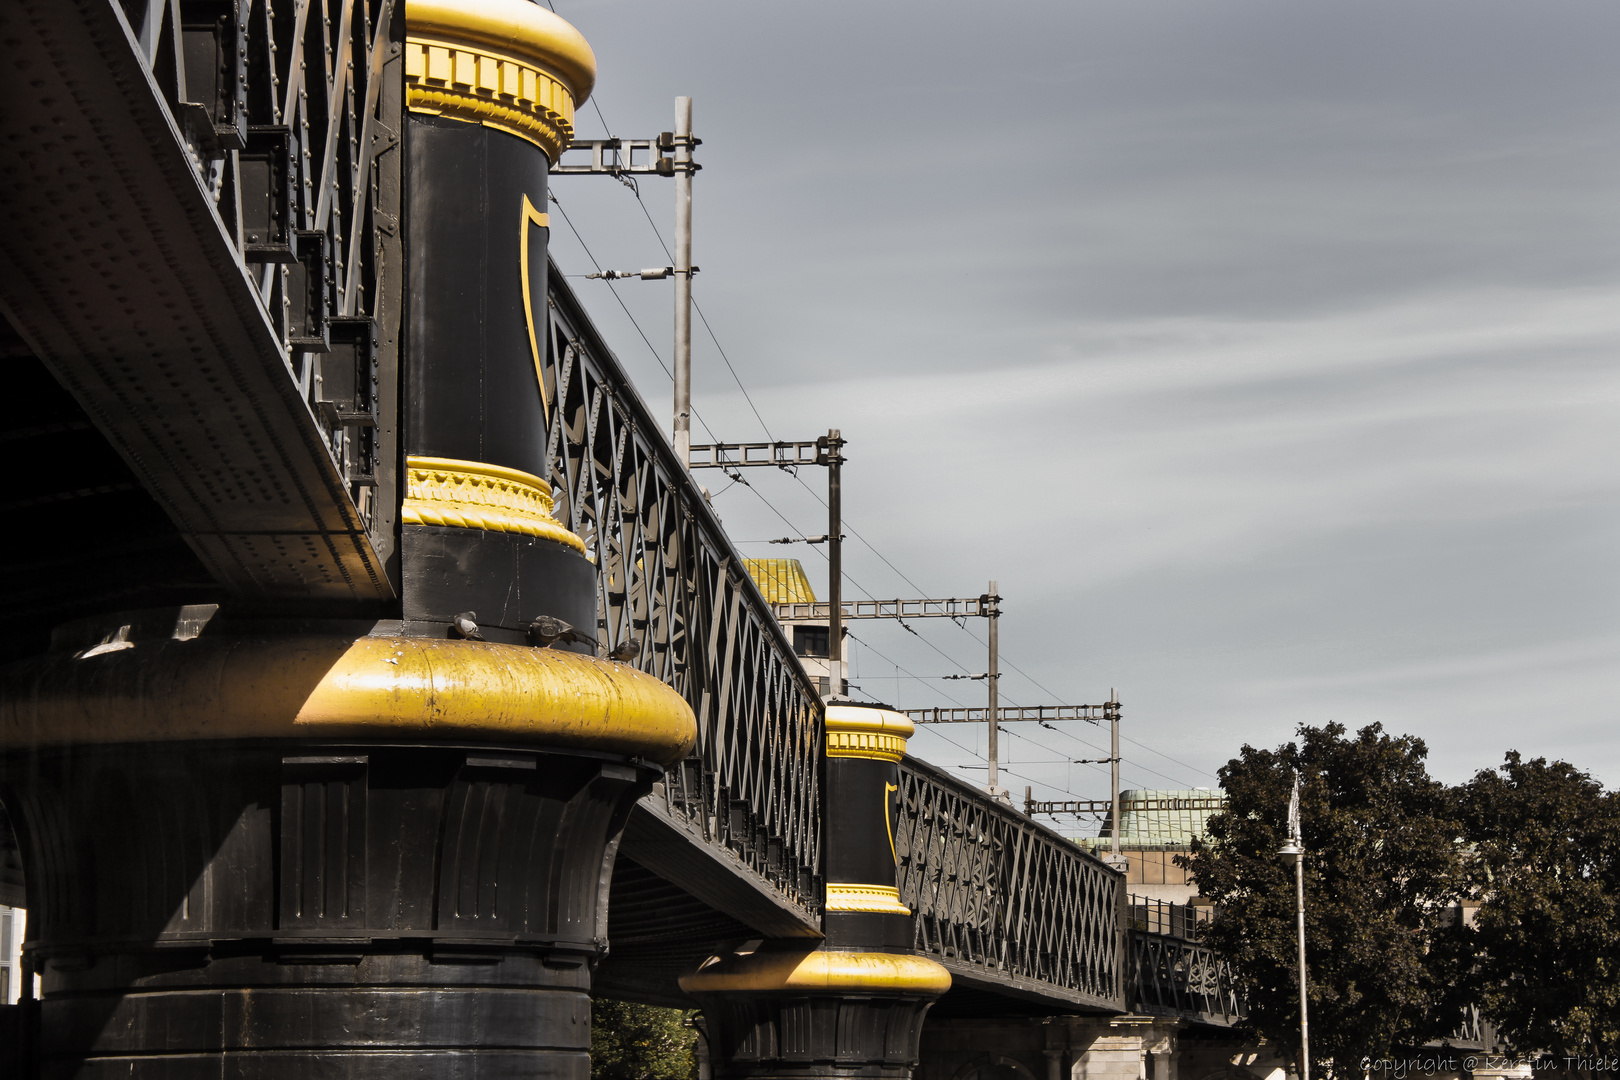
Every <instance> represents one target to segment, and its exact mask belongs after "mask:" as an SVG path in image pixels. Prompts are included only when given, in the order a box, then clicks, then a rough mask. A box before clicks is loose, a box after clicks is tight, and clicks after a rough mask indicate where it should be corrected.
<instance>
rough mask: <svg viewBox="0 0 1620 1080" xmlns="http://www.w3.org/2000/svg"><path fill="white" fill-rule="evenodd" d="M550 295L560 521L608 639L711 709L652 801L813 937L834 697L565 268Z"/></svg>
mask: <svg viewBox="0 0 1620 1080" xmlns="http://www.w3.org/2000/svg"><path fill="white" fill-rule="evenodd" d="M550 291H551V325H550V332H549V334H548V335H547V342H546V350H547V352H546V387H547V396H548V399H549V400H550V402H551V403H552V410H553V413H552V420H551V423H550V425H549V429H550V430H549V433H550V440H551V441H550V446H549V448H548V453H547V458H548V460H549V461H550V462H551V473H550V477H551V481H552V484H553V486H554V487H555V489H556V500H557V506H556V513H557V517H558V518H559V519H560V520H561V521H562V523H563V524H564V525H565V526H567V527H568V528H569V529H570V530H572V531H573V532H574V533H575V534H577V535H578V536H580V537H582V538H583V539H584V541H585V547H586V554H587V557H589V558H590V559H591V561H592V562H593V563H594V564H595V566H596V574H597V589H598V594H597V636H598V638H599V640H600V642H601V645H602V648H603V649H612V648H615V647H618V646H620V645H624V644H626V643H628V642H630V641H631V639H635V642H636V648H635V652H634V659H633V660H632V661H631V662H632V663H634V664H635V665H636V666H638V667H639V668H641V669H642V670H643V671H647V672H649V673H651V674H652V675H654V676H656V677H657V678H659V679H662V680H663V681H664V682H666V683H668V684H669V685H671V686H673V687H674V688H675V689H676V690H678V691H679V692H680V693H681V694H682V696H684V697H685V698H686V700H687V702H688V703H690V704H691V706H692V709H693V711H694V712H695V713H696V714H697V719H698V744H697V748H696V750H694V751H693V754H692V756H691V757H690V758H689V759H687V760H686V761H685V762H682V763H680V764H678V765H675V766H673V767H672V768H671V769H670V773H669V776H668V778H667V780H666V782H665V785H664V788H663V790H662V792H661V793H655V794H654V795H653V796H652V797H651V798H652V799H654V800H656V801H657V802H658V803H659V808H658V809H659V812H660V815H661V816H662V817H663V818H664V819H666V820H668V821H671V822H676V823H679V825H680V828H681V833H682V835H683V836H684V837H685V839H686V841H687V842H689V843H693V844H700V845H705V846H709V847H714V848H719V849H723V850H725V851H726V852H728V853H729V855H730V856H731V857H733V858H734V859H735V860H736V861H737V862H738V863H739V864H740V865H741V867H742V868H743V869H744V872H746V873H749V874H752V875H756V876H757V877H758V878H761V879H763V880H764V881H766V882H768V883H769V885H770V887H771V888H772V889H773V890H775V891H776V892H777V893H778V894H779V895H780V896H781V897H782V898H783V899H784V900H785V901H787V902H788V903H789V904H790V905H791V906H792V907H793V908H796V909H798V911H799V912H800V913H801V914H800V921H801V926H802V927H803V928H804V929H805V930H809V931H811V932H813V931H814V929H815V928H817V926H818V925H819V919H818V915H819V908H820V901H821V896H820V894H821V887H820V886H821V883H820V875H821V795H820V787H819V784H820V778H819V771H820V761H821V754H822V741H823V735H822V723H821V712H820V700H819V698H818V696H817V694H816V692H815V689H814V688H813V686H812V685H811V683H810V681H809V679H808V678H807V677H806V676H805V674H804V670H803V668H801V667H800V665H799V662H798V660H797V659H796V658H795V657H794V655H793V649H792V646H791V645H790V644H789V643H788V641H787V639H786V637H785V636H784V635H783V633H782V629H781V627H780V626H779V625H778V624H777V622H776V620H775V619H774V618H772V617H771V609H770V606H769V605H768V604H767V603H766V602H765V599H764V597H763V596H761V595H760V592H759V589H758V587H756V586H755V585H754V583H753V580H752V579H750V578H749V576H748V573H747V571H746V569H745V568H744V566H743V558H742V556H741V555H740V554H739V553H738V552H737V550H736V548H735V547H734V546H733V545H732V543H731V541H730V539H729V538H728V537H727V536H726V533H725V530H724V529H723V528H722V527H721V525H720V522H719V521H718V520H717V519H716V518H715V516H714V513H713V511H711V510H710V509H709V507H708V504H707V503H706V502H704V500H703V496H702V493H701V492H700V491H699V490H698V487H697V485H696V483H695V482H693V480H692V478H691V477H690V475H689V474H687V472H686V470H685V469H683V468H682V467H681V466H680V464H679V463H678V462H677V461H676V460H675V455H674V452H673V450H672V449H671V448H670V446H669V443H668V442H667V441H666V439H665V438H664V436H663V434H662V428H663V423H662V422H661V421H659V420H657V419H654V414H653V413H652V412H651V411H650V410H649V409H648V408H647V406H646V405H645V403H643V402H642V400H641V398H640V397H639V396H638V395H637V394H636V392H635V389H634V387H633V386H632V384H631V382H630V380H629V378H628V377H627V376H626V375H625V373H624V370H623V368H621V367H620V366H619V363H618V361H617V360H616V359H615V358H614V356H613V354H612V353H611V352H610V351H609V350H608V348H607V347H606V345H604V344H603V342H602V340H601V338H600V337H599V336H598V335H597V332H596V330H595V328H594V327H593V326H592V325H591V324H590V322H589V320H588V319H587V318H586V317H585V314H584V311H583V310H582V309H581V308H580V306H579V303H578V301H577V300H576V299H575V298H574V296H573V293H572V292H571V291H570V290H569V288H568V285H567V282H566V281H565V280H564V279H563V277H562V275H561V274H560V273H557V272H556V271H555V269H553V271H552V274H551V285H550ZM675 883H676V884H678V885H681V886H682V887H683V888H686V889H687V890H688V891H691V892H696V891H698V890H699V889H700V888H701V883H700V882H696V881H687V880H679V881H676V882H675ZM739 917H744V916H741V915H739Z"/></svg>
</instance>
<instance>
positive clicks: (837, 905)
mask: <svg viewBox="0 0 1620 1080" xmlns="http://www.w3.org/2000/svg"><path fill="white" fill-rule="evenodd" d="M827 910H828V911H861V912H866V913H868V914H873V915H910V914H911V909H910V908H908V907H906V905H904V904H902V903H901V902H900V890H899V889H897V888H895V887H894V886H892V885H846V884H842V883H836V882H831V881H829V882H827Z"/></svg>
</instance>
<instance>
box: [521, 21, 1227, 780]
mask: <svg viewBox="0 0 1620 1080" xmlns="http://www.w3.org/2000/svg"><path fill="white" fill-rule="evenodd" d="M547 5H548V6H549V7H550V8H551V9H552V11H556V4H555V3H554V2H553V0H547ZM591 105H592V107H593V109H594V110H595V112H596V116H597V119H598V121H599V122H600V123H601V125H602V130H603V131H604V132H605V133H606V134H607V136H608V137H609V138H612V137H613V133H612V128H611V127H610V126H609V124H608V122H607V117H606V115H605V114H604V113H603V112H602V106H601V103H600V102H599V101H598V100H597V99H596V98H594V97H593V98H592V99H591ZM627 186H628V187H629V188H630V191H631V193H632V194H633V195H634V196H635V199H636V205H637V207H638V208H639V209H640V210H641V213H642V217H643V218H644V219H645V220H646V222H647V225H648V227H649V228H650V229H651V230H652V232H653V236H654V237H655V238H656V239H657V241H658V244H659V247H660V248H661V249H662V251H663V253H664V255H665V257H666V259H670V260H671V261H673V256H672V255H671V254H670V249H669V245H668V243H667V242H666V241H665V239H664V236H663V233H662V231H661V230H660V229H659V228H658V223H657V222H656V221H655V220H654V219H653V216H652V213H651V211H649V210H648V208H647V205H646V202H645V200H643V199H642V197H641V191H640V188H639V187H637V186H636V185H635V184H633V183H632V184H629V185H627ZM551 201H552V202H553V203H554V204H555V205H556V206H557V209H558V211H559V212H560V213H561V214H562V217H563V220H564V222H565V223H566V224H567V225H568V227H569V230H570V231H571V232H573V234H574V237H575V239H576V240H578V241H579V244H580V247H581V248H582V249H583V250H584V251H585V254H586V256H587V257H588V258H590V260H591V263H592V265H593V266H595V268H596V270H597V272H598V273H601V272H602V267H601V264H600V263H599V262H597V260H596V258H595V256H594V255H592V254H591V252H590V249H589V247H588V246H587V245H586V244H585V241H584V238H583V237H581V236H580V234H579V230H578V229H577V228H576V227H575V226H574V223H573V221H572V220H571V219H570V218H569V217H568V214H567V211H566V210H565V209H564V208H563V206H562V204H561V203H560V202H558V201H557V199H556V196H555V195H554V194H553V195H551ZM607 284H608V286H609V288H610V289H612V291H613V298H614V300H615V301H616V302H617V303H618V305H619V307H620V309H621V310H623V312H624V314H625V316H626V317H627V318H628V319H629V320H630V323H631V325H632V326H634V327H635V330H636V333H637V334H638V335H640V337H641V339H642V341H643V342H644V343H645V344H646V345H647V348H648V350H649V351H650V352H651V353H652V354H653V358H654V359H655V360H656V361H657V363H658V365H659V367H660V368H661V369H662V370H663V372H664V374H665V375H666V376H668V377H670V378H671V379H673V375H672V373H671V372H670V369H669V367H668V366H667V365H666V364H665V363H664V360H663V357H662V355H660V354H659V352H658V350H657V348H656V347H654V346H653V344H652V341H651V339H649V338H648V337H647V334H646V333H645V331H643V330H642V329H641V326H640V324H639V323H638V322H637V321H636V319H635V317H634V316H633V315H632V314H631V313H630V309H629V307H628V306H627V305H626V304H625V302H624V299H623V297H621V296H620V295H619V293H618V290H617V289H616V288H614V287H613V283H612V281H607ZM692 306H693V309H694V310H696V311H697V314H698V318H699V321H701V322H702V323H703V327H704V330H705V332H706V333H707V334H708V336H709V339H710V341H711V342H712V343H713V344H714V347H715V351H716V352H717V353H718V354H719V355H720V358H721V360H722V362H724V364H725V366H726V370H727V371H728V372H729V373H730V375H731V378H732V381H733V382H735V383H736V385H737V389H738V391H739V392H741V394H742V395H743V399H744V400H745V401H746V402H747V403H748V407H749V409H750V410H751V411H752V412H753V414H754V418H755V419H756V420H757V421H758V422H759V425H760V429H761V430H762V431H763V432H764V433H765V436H766V438H767V439H769V440H771V441H773V442H774V441H776V436H775V434H774V433H773V432H772V431H771V428H770V425H769V424H768V423H767V422H766V420H765V417H764V415H763V414H762V413H761V412H760V410H759V406H758V404H757V403H756V402H755V401H754V399H753V395H751V394H750V393H749V391H748V387H747V386H746V385H745V384H744V383H743V381H742V377H741V376H740V375H739V374H738V372H737V369H736V366H735V365H734V364H733V363H732V361H731V357H730V355H729V354H728V353H727V352H726V350H725V347H724V345H722V344H721V342H720V338H719V335H718V334H717V333H716V332H715V330H714V327H713V325H712V324H711V323H710V322H709V318H708V315H707V314H706V313H704V311H703V309H702V307H701V305H700V304H699V303H698V302H697V299H696V297H694V298H693V300H692ZM692 415H693V417H694V418H695V419H696V420H697V421H698V423H699V424H701V425H702V427H703V430H704V431H705V432H706V433H707V434H708V436H709V438H710V440H711V441H714V442H719V441H720V440H719V438H718V437H717V436H716V435H715V433H714V431H713V429H712V428H711V427H710V426H709V424H708V423H707V421H706V420H704V419H703V417H702V416H701V415H700V414H699V413H698V412H697V410H696V409H695V408H693V409H692ZM788 471H789V472H790V473H791V474H792V475H793V477H794V479H795V481H797V482H798V484H799V485H800V486H801V487H803V488H804V489H805V490H806V491H807V492H809V493H810V495H811V496H812V497H813V498H815V499H816V501H817V502H819V503H821V504H822V505H823V506H826V499H824V498H823V497H822V496H821V495H820V493H818V492H817V491H816V490H815V489H814V488H812V487H811V486H810V485H809V484H807V483H805V481H804V479H803V478H802V477H801V476H799V474H798V471H797V470H788ZM728 475H730V476H731V481H732V482H731V483H730V484H728V485H726V487H724V488H722V489H721V490H720V492H718V493H714V494H715V495H718V494H724V493H725V492H727V491H729V490H731V488H733V487H735V486H737V485H738V484H739V483H741V484H742V485H743V486H744V487H746V488H748V490H750V491H752V492H753V493H754V494H755V496H756V497H758V498H759V500H760V501H761V502H762V503H764V504H765V506H766V507H767V508H769V509H770V510H771V512H772V513H774V514H775V515H776V516H777V517H778V518H779V519H781V520H782V521H783V523H785V524H786V525H788V526H789V528H792V529H794V530H795V531H797V532H802V531H803V530H801V529H799V527H798V526H796V525H794V524H793V522H792V521H791V520H789V518H788V517H787V515H785V514H784V513H782V511H781V510H779V509H778V508H777V507H776V506H775V504H773V503H772V502H771V501H770V499H769V498H767V497H766V496H765V494H764V493H763V492H761V491H759V490H758V488H756V487H755V486H754V485H752V484H750V483H748V482H747V481H746V480H744V479H743V478H742V477H741V476H740V475H733V474H729V473H728ZM712 497H714V495H711V498H712ZM844 527H845V528H846V529H847V531H848V532H849V533H850V535H852V536H854V537H855V539H857V540H858V541H859V542H860V543H861V544H862V545H863V546H864V547H865V548H866V549H867V550H868V551H870V552H871V553H872V554H873V555H874V556H876V558H877V559H878V560H879V561H880V562H882V563H883V564H884V565H885V566H886V567H888V568H889V570H890V571H892V572H893V573H894V574H895V575H896V576H897V577H898V578H899V579H900V580H901V581H903V582H905V583H906V585H908V586H909V587H910V588H912V589H913V590H914V591H916V592H917V593H918V594H921V595H925V594H926V592H925V590H923V589H922V587H921V586H919V585H918V584H917V583H916V582H915V581H913V580H912V579H911V577H910V576H909V575H908V574H906V573H905V571H903V570H901V569H900V568H899V567H898V566H897V565H895V563H894V562H893V560H891V559H889V558H888V556H886V555H885V554H884V553H883V552H882V551H880V550H879V549H878V548H877V546H876V545H875V544H873V543H872V542H871V541H870V540H868V539H867V538H866V537H865V536H864V535H863V534H862V533H861V532H860V531H859V530H858V529H857V528H855V526H854V525H853V524H850V523H849V522H848V519H847V518H846V519H845V521H844ZM821 554H822V557H823V558H827V555H826V553H825V552H822V553H821ZM841 576H842V577H843V579H844V580H845V581H847V582H848V583H849V584H850V585H851V586H853V587H854V588H855V589H856V590H858V591H859V592H860V593H863V594H865V595H866V596H867V597H868V598H875V594H874V593H873V592H872V591H871V590H870V589H868V588H866V587H865V586H864V585H862V584H861V583H859V582H857V581H856V580H855V579H854V577H853V576H852V575H850V574H849V573H847V572H846V573H844V574H842V575H841ZM897 621H900V622H901V626H902V628H903V629H905V630H906V631H907V632H909V633H910V634H912V635H913V636H914V637H916V638H917V639H918V640H919V641H922V642H923V643H924V644H926V645H927V646H928V647H929V648H930V649H932V650H933V651H934V652H936V653H938V654H939V655H940V656H941V657H943V658H944V659H945V660H947V661H948V662H949V663H950V664H951V665H953V666H954V667H956V668H957V669H959V670H961V671H963V672H967V671H969V668H968V666H967V665H965V664H963V663H962V662H961V661H960V660H957V659H956V658H955V657H954V656H951V655H950V654H949V653H947V652H946V651H945V650H943V649H941V648H940V647H939V646H938V645H937V644H935V643H934V642H933V641H932V640H931V639H930V638H929V637H926V636H924V635H923V634H921V633H918V631H917V630H916V629H914V628H913V627H911V626H910V625H909V624H907V623H905V622H904V621H903V620H897ZM952 621H953V622H956V625H957V627H958V628H959V629H961V630H962V631H963V632H964V633H966V634H967V635H968V637H969V638H971V639H972V640H973V641H975V642H976V643H978V644H979V645H980V646H985V642H984V639H982V638H980V637H979V636H978V635H977V634H975V633H973V631H972V630H971V629H969V628H968V626H967V624H966V623H964V622H960V621H957V620H952ZM851 636H852V637H853V635H851ZM856 640H860V639H858V638H857V639H856ZM867 647H868V648H871V646H870V645H868V646H867ZM873 651H874V652H876V651H877V650H875V649H874V650H873ZM880 655H881V654H880ZM1000 660H1001V662H1002V663H1003V664H1005V665H1006V667H1008V668H1009V669H1011V670H1012V671H1013V672H1015V673H1017V674H1018V675H1019V676H1021V677H1022V678H1024V679H1026V680H1028V682H1029V683H1030V684H1031V685H1032V686H1034V687H1035V688H1036V689H1038V690H1040V691H1041V692H1042V693H1043V694H1045V695H1046V696H1047V697H1049V698H1051V699H1052V700H1054V701H1055V700H1058V699H1059V695H1057V694H1055V693H1054V692H1053V691H1052V690H1050V689H1049V688H1048V687H1046V686H1045V685H1043V684H1042V683H1041V682H1040V681H1039V680H1038V679H1036V678H1035V677H1034V676H1032V675H1030V674H1029V673H1028V672H1027V671H1025V670H1024V669H1023V668H1022V667H1020V666H1019V665H1018V664H1017V662H1016V661H1014V660H1013V659H1011V658H1009V657H1007V656H1006V655H1005V654H1003V655H1002V656H1001V657H1000ZM1002 697H1003V700H1004V701H1005V702H1006V704H1007V705H1009V706H1013V707H1018V706H1019V705H1020V703H1019V702H1017V701H1015V700H1014V699H1013V697H1012V696H1011V695H1010V694H1006V693H1005V692H1003V694H1002ZM1043 726H1046V725H1043ZM1052 730H1054V731H1057V730H1058V729H1056V728H1053V729H1052ZM1060 734H1065V735H1067V733H1066V732H1060ZM1019 737H1020V738H1024V739H1025V741H1029V742H1031V743H1032V744H1033V745H1037V746H1043V744H1040V743H1035V742H1034V741H1033V740H1030V739H1029V738H1028V737H1027V736H1019ZM1069 737H1070V738H1073V736H1069ZM1120 738H1121V739H1122V740H1124V741H1125V742H1128V743H1130V744H1131V745H1133V746H1136V747H1138V748H1140V749H1142V750H1146V751H1148V752H1149V753H1152V754H1155V755H1157V756H1159V757H1162V758H1164V759H1165V760H1166V761H1169V762H1172V763H1173V764H1175V765H1178V766H1180V767H1182V768H1185V769H1188V770H1190V771H1192V772H1193V773H1195V774H1197V775H1199V776H1211V775H1212V774H1210V773H1209V772H1207V771H1206V770H1203V769H1199V768H1198V767H1196V766H1193V765H1190V764H1188V763H1187V762H1184V761H1180V760H1179V759H1177V758H1175V757H1173V756H1171V755H1169V754H1167V753H1165V752H1164V751H1162V750H1159V749H1157V748H1155V747H1153V746H1151V745H1149V744H1147V743H1144V742H1142V741H1140V740H1138V739H1135V738H1132V737H1130V736H1128V735H1125V734H1124V733H1123V732H1121V733H1120ZM948 741H949V740H948ZM1075 741H1077V742H1080V743H1081V744H1082V745H1086V744H1085V743H1084V741H1083V740H1078V739H1076V740H1075ZM1043 748H1045V749H1048V750H1053V749H1054V748H1051V747H1044V746H1043ZM1054 752H1055V751H1054ZM1137 767H1139V768H1141V769H1143V770H1145V771H1147V772H1149V773H1152V774H1153V775H1155V776H1159V777H1163V778H1164V779H1166V780H1169V781H1170V782H1171V783H1178V784H1179V783H1182V781H1180V780H1177V779H1176V778H1174V777H1171V776H1169V775H1167V774H1165V773H1163V772H1160V771H1159V770H1157V769H1153V768H1151V767H1149V766H1146V765H1142V764H1141V763H1137ZM1012 775H1017V774H1012ZM1025 779H1027V778H1025ZM1043 786H1050V785H1043Z"/></svg>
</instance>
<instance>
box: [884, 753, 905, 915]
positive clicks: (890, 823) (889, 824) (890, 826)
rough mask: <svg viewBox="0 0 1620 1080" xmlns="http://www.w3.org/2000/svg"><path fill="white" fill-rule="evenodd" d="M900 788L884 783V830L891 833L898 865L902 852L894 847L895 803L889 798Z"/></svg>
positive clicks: (892, 853)
mask: <svg viewBox="0 0 1620 1080" xmlns="http://www.w3.org/2000/svg"><path fill="white" fill-rule="evenodd" d="M899 790H900V785H899V784H884V785H883V830H884V831H885V832H887V833H888V834H889V854H890V855H892V856H894V865H896V866H899V865H900V853H899V852H898V851H896V850H895V849H894V818H893V815H891V814H890V813H889V809H890V807H891V806H893V805H894V804H893V802H892V801H891V800H890V799H889V795H890V794H891V793H893V792H897V791H899ZM895 895H896V896H899V895H900V894H899V893H896V894H895ZM907 914H910V912H907Z"/></svg>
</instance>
